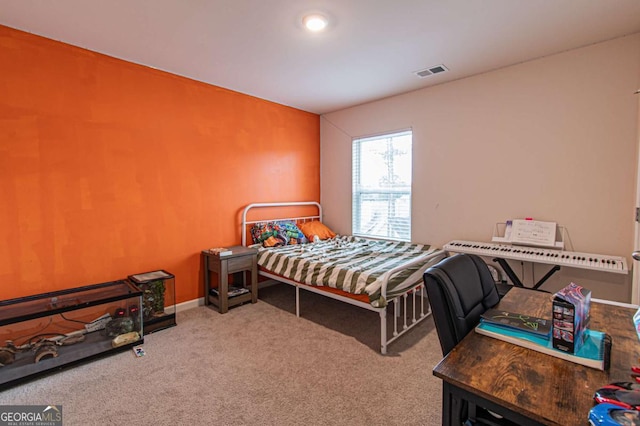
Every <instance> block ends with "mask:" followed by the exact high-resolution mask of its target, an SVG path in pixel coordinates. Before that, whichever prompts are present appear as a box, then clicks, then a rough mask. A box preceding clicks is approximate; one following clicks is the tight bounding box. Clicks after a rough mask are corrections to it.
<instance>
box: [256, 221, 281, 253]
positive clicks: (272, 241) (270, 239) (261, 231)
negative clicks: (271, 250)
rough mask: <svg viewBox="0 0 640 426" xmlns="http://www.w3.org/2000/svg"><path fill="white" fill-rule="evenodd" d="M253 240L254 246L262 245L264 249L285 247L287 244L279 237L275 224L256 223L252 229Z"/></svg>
mask: <svg viewBox="0 0 640 426" xmlns="http://www.w3.org/2000/svg"><path fill="white" fill-rule="evenodd" d="M251 238H252V239H253V242H254V244H262V245H263V246H264V247H276V246H284V245H286V244H287V242H286V240H285V239H284V237H280V236H279V235H278V230H277V229H276V227H275V225H274V223H273V222H265V223H256V224H255V225H253V227H252V228H251Z"/></svg>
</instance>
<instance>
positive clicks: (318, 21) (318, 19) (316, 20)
mask: <svg viewBox="0 0 640 426" xmlns="http://www.w3.org/2000/svg"><path fill="white" fill-rule="evenodd" d="M302 23H303V24H304V26H305V27H306V28H307V29H308V30H309V31H313V32H318V31H322V30H324V29H325V28H326V27H327V24H328V23H329V20H328V19H327V17H326V16H324V15H320V14H319V13H313V14H311V15H307V16H305V17H304V18H302Z"/></svg>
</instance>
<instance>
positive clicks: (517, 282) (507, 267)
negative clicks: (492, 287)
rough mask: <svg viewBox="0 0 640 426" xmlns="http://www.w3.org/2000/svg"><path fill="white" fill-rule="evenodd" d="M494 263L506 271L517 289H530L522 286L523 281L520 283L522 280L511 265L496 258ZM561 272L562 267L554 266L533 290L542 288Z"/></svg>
mask: <svg viewBox="0 0 640 426" xmlns="http://www.w3.org/2000/svg"><path fill="white" fill-rule="evenodd" d="M493 261H494V262H498V264H499V265H500V267H501V268H502V270H503V271H504V273H505V274H507V276H508V277H509V279H510V280H511V282H512V283H513V285H514V286H516V287H522V288H528V287H525V286H524V284H522V281H520V278H518V276H517V275H516V274H515V272H513V269H511V265H509V263H508V262H507V261H506V260H505V259H502V258H498V257H497V258H495V259H493ZM559 270H560V266H558V265H554V266H553V267H552V268H551V269H550V270H549V272H547V273H546V274H545V275H544V277H542V278H540V279H539V280H538V282H537V283H535V284H534V286H533V287H531V288H533V289H535V290H537V289H538V288H540V286H541V285H542V284H544V283H545V281H547V280H548V279H549V278H550V277H551V276H552V275H553V274H555V273H556V272H558V271H559Z"/></svg>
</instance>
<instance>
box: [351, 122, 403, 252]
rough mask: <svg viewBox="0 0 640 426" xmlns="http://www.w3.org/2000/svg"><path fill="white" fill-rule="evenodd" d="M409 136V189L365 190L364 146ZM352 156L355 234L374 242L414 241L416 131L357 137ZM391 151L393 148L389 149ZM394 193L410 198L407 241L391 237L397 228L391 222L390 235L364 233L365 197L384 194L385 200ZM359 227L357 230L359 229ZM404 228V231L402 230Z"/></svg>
mask: <svg viewBox="0 0 640 426" xmlns="http://www.w3.org/2000/svg"><path fill="white" fill-rule="evenodd" d="M407 135H408V136H409V137H410V140H409V152H408V155H409V159H410V161H409V163H410V168H411V170H410V173H409V179H410V182H408V185H405V188H408V189H405V188H401V187H397V188H394V187H389V188H383V187H377V188H363V187H362V186H361V176H362V175H363V172H362V171H363V164H362V162H361V157H362V148H363V143H364V142H373V141H377V140H379V141H380V142H383V141H384V142H385V143H391V144H393V139H394V138H398V137H405V136H407ZM351 144H352V145H351V153H352V159H351V185H352V189H351V210H352V211H351V233H352V235H354V236H359V237H365V238H374V239H383V240H392V241H408V242H410V241H411V237H412V236H411V234H412V221H413V220H412V219H413V218H412V204H413V129H411V128H408V129H403V130H396V131H391V132H385V133H380V134H375V135H370V136H362V137H355V138H353V139H352V141H351ZM387 149H389V148H387ZM391 149H393V145H391ZM390 194H395V195H396V196H397V195H399V194H401V195H406V196H408V215H409V216H408V217H409V221H408V223H407V224H406V226H405V229H404V230H405V232H406V234H407V237H406V238H404V237H403V236H400V237H394V236H393V235H391V230H392V229H393V228H392V227H390V226H389V224H390V221H388V220H387V228H388V229H387V231H386V235H376V234H367V233H364V232H362V231H363V229H362V228H363V226H362V225H363V224H362V223H360V220H361V214H362V206H363V201H362V197H363V196H367V195H380V196H382V197H384V196H385V195H390ZM391 198H392V197H389V198H388V200H387V202H388V203H391V202H393V201H392V200H391ZM390 207H391V206H390V205H388V206H387V210H389V208H390ZM393 208H396V206H393ZM393 217H398V216H393ZM356 228H357V229H356ZM402 230H403V229H401V231H402Z"/></svg>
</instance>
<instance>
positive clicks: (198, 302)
mask: <svg viewBox="0 0 640 426" xmlns="http://www.w3.org/2000/svg"><path fill="white" fill-rule="evenodd" d="M275 284H280V282H279V281H276V280H266V281H261V282H259V283H258V289H261V288H264V287H270V286H272V285H275ZM258 298H259V296H258ZM198 306H204V297H199V298H197V299H192V300H187V301H186V302H182V303H178V304H177V305H176V306H175V312H182V311H188V310H189V309H193V308H197V307H198ZM166 312H167V313H168V314H172V313H173V312H174V308H173V306H171V307H167V309H166Z"/></svg>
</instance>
